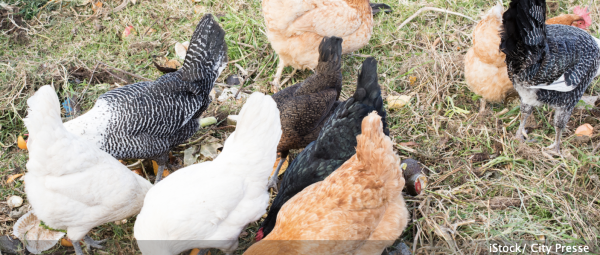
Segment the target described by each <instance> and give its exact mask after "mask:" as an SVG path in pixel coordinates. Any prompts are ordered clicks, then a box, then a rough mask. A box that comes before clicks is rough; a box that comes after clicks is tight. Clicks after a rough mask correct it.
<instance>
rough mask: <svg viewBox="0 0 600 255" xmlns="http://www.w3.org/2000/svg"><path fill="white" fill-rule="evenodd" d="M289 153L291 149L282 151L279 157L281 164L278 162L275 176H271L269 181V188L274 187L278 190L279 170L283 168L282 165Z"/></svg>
mask: <svg viewBox="0 0 600 255" xmlns="http://www.w3.org/2000/svg"><path fill="white" fill-rule="evenodd" d="M288 153H289V151H285V152H281V156H280V158H279V164H277V169H275V172H274V173H273V176H271V179H269V182H268V183H267V189H268V188H273V189H274V190H275V191H278V190H277V181H278V180H279V178H278V176H279V170H280V169H281V166H283V163H284V162H285V160H286V159H287V156H288Z"/></svg>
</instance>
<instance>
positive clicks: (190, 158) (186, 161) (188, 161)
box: [183, 146, 198, 167]
mask: <svg viewBox="0 0 600 255" xmlns="http://www.w3.org/2000/svg"><path fill="white" fill-rule="evenodd" d="M196 148H197V147H196V146H190V147H189V148H187V149H185V151H183V166H184V167H185V166H191V165H193V164H194V163H196V159H198V155H196V156H194V152H196Z"/></svg>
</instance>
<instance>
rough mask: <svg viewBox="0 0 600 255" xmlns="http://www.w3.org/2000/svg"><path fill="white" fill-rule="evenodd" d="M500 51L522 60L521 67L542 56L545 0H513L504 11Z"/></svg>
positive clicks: (544, 43) (543, 51) (544, 31)
mask: <svg viewBox="0 0 600 255" xmlns="http://www.w3.org/2000/svg"><path fill="white" fill-rule="evenodd" d="M502 18H503V25H504V29H503V31H502V41H501V43H500V49H501V50H502V52H504V53H505V54H506V55H507V57H512V58H525V57H527V59H524V61H525V64H524V65H525V66H529V65H531V64H533V63H536V62H538V61H539V60H540V59H542V58H543V57H544V55H545V50H544V49H545V48H546V47H547V41H546V23H545V21H546V1H545V0H513V1H512V2H510V5H509V7H508V10H506V12H504V15H503V16H502Z"/></svg>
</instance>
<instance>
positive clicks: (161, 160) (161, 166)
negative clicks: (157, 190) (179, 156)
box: [154, 153, 169, 184]
mask: <svg viewBox="0 0 600 255" xmlns="http://www.w3.org/2000/svg"><path fill="white" fill-rule="evenodd" d="M154 161H156V164H158V171H156V180H154V184H157V183H158V182H159V181H160V180H162V177H163V172H164V171H165V166H166V165H167V162H168V161H169V154H168V153H165V154H163V155H160V156H159V157H158V158H156V159H154Z"/></svg>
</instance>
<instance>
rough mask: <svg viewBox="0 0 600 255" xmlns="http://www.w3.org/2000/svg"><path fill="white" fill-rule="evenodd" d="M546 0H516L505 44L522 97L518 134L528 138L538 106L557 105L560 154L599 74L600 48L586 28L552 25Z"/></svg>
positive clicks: (556, 146)
mask: <svg viewBox="0 0 600 255" xmlns="http://www.w3.org/2000/svg"><path fill="white" fill-rule="evenodd" d="M545 20H546V1H544V0H513V1H512V2H511V3H510V6H509V8H508V10H507V11H506V12H505V13H504V15H503V25H504V30H503V32H502V42H501V44H500V49H501V50H502V52H504V53H505V54H506V64H507V66H508V75H509V77H510V79H511V81H512V82H513V85H514V86H515V89H516V90H517V92H518V93H519V96H520V98H521V112H522V114H523V116H524V117H523V120H522V121H521V125H520V126H519V130H518V131H517V134H516V137H517V138H518V139H519V140H521V141H523V140H524V136H526V135H527V134H526V133H525V129H524V128H525V121H526V120H527V117H529V115H531V113H532V111H533V107H534V106H540V105H543V104H548V105H549V106H551V107H552V108H554V109H555V110H556V113H555V114H554V127H555V130H556V138H555V141H554V143H553V144H552V145H550V146H549V147H548V148H549V149H552V148H554V149H555V150H556V153H558V154H560V136H561V133H562V130H563V129H564V128H565V126H566V124H567V122H568V121H569V117H570V116H571V112H572V111H573V108H574V107H575V105H576V104H577V102H579V99H581V96H582V95H583V93H584V92H585V90H586V89H587V87H588V86H589V85H590V82H591V81H592V79H593V78H594V76H595V74H596V71H597V70H598V65H599V64H600V48H598V45H597V44H596V42H595V40H594V38H593V37H592V36H590V35H589V34H587V33H586V32H585V31H584V30H582V29H579V28H576V27H572V26H564V25H546V24H545V23H544V21H545Z"/></svg>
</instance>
